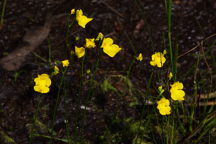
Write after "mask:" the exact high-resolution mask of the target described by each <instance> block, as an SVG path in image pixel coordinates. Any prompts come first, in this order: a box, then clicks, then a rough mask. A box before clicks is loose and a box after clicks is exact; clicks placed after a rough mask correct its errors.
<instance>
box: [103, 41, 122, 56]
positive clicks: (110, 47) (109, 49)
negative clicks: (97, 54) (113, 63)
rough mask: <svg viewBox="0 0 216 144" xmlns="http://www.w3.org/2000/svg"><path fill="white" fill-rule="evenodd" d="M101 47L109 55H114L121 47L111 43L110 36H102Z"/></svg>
mask: <svg viewBox="0 0 216 144" xmlns="http://www.w3.org/2000/svg"><path fill="white" fill-rule="evenodd" d="M101 48H103V52H104V53H106V54H107V55H108V56H110V57H114V56H115V55H116V54H117V53H118V52H119V51H120V50H121V49H122V48H120V47H119V46H118V45H116V44H113V39H111V38H104V39H103V42H102V45H101Z"/></svg>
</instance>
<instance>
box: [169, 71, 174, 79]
mask: <svg viewBox="0 0 216 144" xmlns="http://www.w3.org/2000/svg"><path fill="white" fill-rule="evenodd" d="M172 77H173V73H172V72H170V73H169V75H168V78H169V80H171V79H172Z"/></svg>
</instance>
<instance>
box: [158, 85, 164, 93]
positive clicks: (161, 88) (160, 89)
mask: <svg viewBox="0 0 216 144" xmlns="http://www.w3.org/2000/svg"><path fill="white" fill-rule="evenodd" d="M158 91H159V95H162V94H163V93H164V89H163V86H159V87H158Z"/></svg>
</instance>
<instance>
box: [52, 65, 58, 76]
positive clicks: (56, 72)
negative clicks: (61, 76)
mask: <svg viewBox="0 0 216 144" xmlns="http://www.w3.org/2000/svg"><path fill="white" fill-rule="evenodd" d="M58 73H59V68H58V67H57V66H54V71H53V75H57V74H58Z"/></svg>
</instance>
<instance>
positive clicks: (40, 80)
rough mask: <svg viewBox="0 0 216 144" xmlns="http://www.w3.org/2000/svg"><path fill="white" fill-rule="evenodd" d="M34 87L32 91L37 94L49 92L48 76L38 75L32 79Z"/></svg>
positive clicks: (49, 81) (49, 82)
mask: <svg viewBox="0 0 216 144" xmlns="http://www.w3.org/2000/svg"><path fill="white" fill-rule="evenodd" d="M34 82H35V86H34V90H35V91H36V92H39V93H48V92H49V90H50V89H49V87H50V85H51V79H50V77H49V75H48V74H41V75H38V77H36V78H35V79H34Z"/></svg>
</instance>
